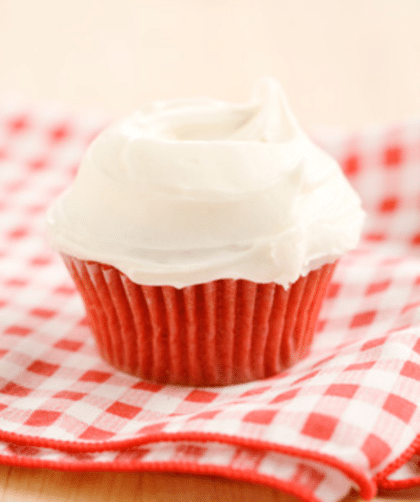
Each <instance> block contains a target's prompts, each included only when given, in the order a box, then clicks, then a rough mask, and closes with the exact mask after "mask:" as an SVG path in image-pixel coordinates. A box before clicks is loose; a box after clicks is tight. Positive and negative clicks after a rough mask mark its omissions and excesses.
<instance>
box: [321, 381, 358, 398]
mask: <svg viewBox="0 0 420 502" xmlns="http://www.w3.org/2000/svg"><path fill="white" fill-rule="evenodd" d="M358 389H359V385H355V384H351V383H333V384H331V385H330V386H329V387H328V389H327V391H326V392H325V395H326V396H337V397H345V398H346V399H352V398H353V397H354V395H355V394H356V392H357V391H358Z"/></svg>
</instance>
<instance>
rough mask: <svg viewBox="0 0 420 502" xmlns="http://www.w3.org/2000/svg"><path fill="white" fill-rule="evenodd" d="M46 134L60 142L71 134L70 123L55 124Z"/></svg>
mask: <svg viewBox="0 0 420 502" xmlns="http://www.w3.org/2000/svg"><path fill="white" fill-rule="evenodd" d="M48 135H49V137H50V139H51V141H53V142H61V141H63V140H66V139H68V138H69V137H71V136H72V127H71V125H70V124H57V125H56V126H54V127H53V128H52V129H50V130H49V131H48Z"/></svg>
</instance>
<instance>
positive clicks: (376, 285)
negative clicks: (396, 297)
mask: <svg viewBox="0 0 420 502" xmlns="http://www.w3.org/2000/svg"><path fill="white" fill-rule="evenodd" d="M390 286H391V280H390V279H386V280H385V281H380V282H373V283H372V284H369V286H368V287H367V288H366V295H373V294H375V293H382V292H383V291H385V290H387V289H388V288H389V287H390Z"/></svg>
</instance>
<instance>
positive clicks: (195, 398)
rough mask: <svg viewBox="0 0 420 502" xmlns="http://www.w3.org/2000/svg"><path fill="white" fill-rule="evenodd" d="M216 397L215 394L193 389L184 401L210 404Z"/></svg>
mask: <svg viewBox="0 0 420 502" xmlns="http://www.w3.org/2000/svg"><path fill="white" fill-rule="evenodd" d="M217 396H218V394H217V392H209V391H206V390H198V389H194V390H193V391H191V392H190V393H189V394H188V396H187V397H186V398H185V401H191V402H193V403H211V402H212V401H214V400H215V399H216V397H217Z"/></svg>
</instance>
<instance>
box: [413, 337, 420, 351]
mask: <svg viewBox="0 0 420 502" xmlns="http://www.w3.org/2000/svg"><path fill="white" fill-rule="evenodd" d="M413 351H414V352H416V353H417V354H420V338H419V339H418V340H417V341H416V343H415V345H414V347H413Z"/></svg>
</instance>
